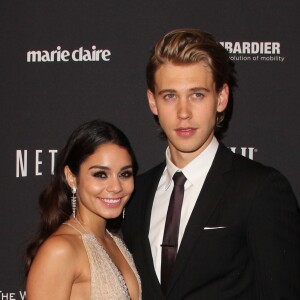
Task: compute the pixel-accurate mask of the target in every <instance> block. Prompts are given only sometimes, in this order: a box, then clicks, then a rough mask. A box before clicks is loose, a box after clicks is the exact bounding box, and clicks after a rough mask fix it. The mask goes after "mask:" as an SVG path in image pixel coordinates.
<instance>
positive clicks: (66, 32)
mask: <svg viewBox="0 0 300 300" xmlns="http://www.w3.org/2000/svg"><path fill="white" fill-rule="evenodd" d="M299 8H300V2H299V1H298V0H297V1H296V0H288V1H280V0H272V1H271V0H262V1H261V0H259V1H258V0H252V1H240V0H227V1H218V0H210V1H200V0H184V1H179V0H173V1H170V0H164V1H159V0H144V1H125V0H118V1H104V0H97V1H96V0H88V1H87V0H73V1H69V0H64V1H40V0H39V1H37V0H27V1H15V0H9V1H4V0H3V1H1V3H0V20H1V21H0V37H1V43H0V64H1V65H0V67H1V69H0V76H1V78H0V107H1V127H0V128H1V129H0V130H1V156H0V157H1V168H0V178H1V181H0V191H1V209H0V222H1V227H0V239H1V248H0V269H1V271H0V300H1V299H25V297H24V286H23V281H22V278H23V269H22V266H23V261H22V259H23V255H24V250H25V245H26V243H27V240H28V238H29V237H30V236H31V234H32V232H33V231H34V230H35V229H36V226H37V222H38V205H37V203H38V195H39V193H40V192H41V190H42V189H43V187H44V186H45V185H46V184H47V183H48V182H49V179H50V174H51V171H52V170H53V166H54V162H55V157H56V153H57V150H59V149H61V148H62V146H63V144H64V143H65V141H66V139H67V137H68V136H69V134H70V133H71V131H72V130H73V129H74V128H75V127H77V126H78V125H79V124H81V123H83V122H85V121H89V120H92V119H95V118H102V119H105V120H107V121H110V122H112V123H114V124H115V125H117V126H118V127H120V128H121V129H122V130H123V131H124V132H125V133H126V134H127V135H128V137H129V138H130V140H131V141H132V145H133V147H134V149H135V151H136V154H137V158H138V161H139V165H140V172H143V171H145V170H146V169H148V168H150V167H151V166H153V165H154V164H156V163H158V162H160V161H161V160H162V159H163V156H164V151H165V147H166V145H165V142H164V141H162V140H160V139H159V137H158V134H157V128H156V124H155V122H154V120H153V117H152V115H151V113H150V111H149V109H148V104H147V99H146V83H145V65H146V63H147V60H148V57H149V53H150V49H151V48H152V46H153V45H154V43H155V42H156V41H157V40H158V38H159V37H161V36H162V35H163V34H164V33H165V32H167V31H169V30H171V29H175V28H179V27H196V28H200V29H204V30H206V31H209V32H211V33H213V34H214V36H215V37H216V39H217V40H218V41H220V42H222V43H223V45H224V46H225V47H226V48H227V49H228V51H230V53H231V54H230V56H231V59H232V60H233V61H235V63H236V68H237V76H238V79H239V87H238V89H237V90H236V93H235V103H234V110H233V117H232V120H231V123H230V126H229V129H228V131H227V133H226V135H225V137H224V139H223V142H224V143H225V144H226V145H227V146H228V147H231V148H232V150H233V151H235V152H237V153H241V154H243V155H245V156H247V157H249V158H250V159H254V160H257V161H260V162H262V163H264V164H267V165H271V166H273V167H275V168H277V169H279V170H280V171H281V172H282V173H283V174H284V175H285V176H286V177H287V178H288V179H289V181H290V182H291V184H292V186H293V188H294V191H295V193H296V196H297V198H298V199H299V198H300V187H299V184H298V170H299V163H300V159H299V153H298V151H299V146H300V142H299V134H298V129H299V128H300V120H299V112H298V111H299V108H300V104H299V75H297V74H298V70H299V68H300V62H299V53H300V49H299V41H298V38H299V36H300V34H299V33H300V32H299V31H300V24H299Z"/></svg>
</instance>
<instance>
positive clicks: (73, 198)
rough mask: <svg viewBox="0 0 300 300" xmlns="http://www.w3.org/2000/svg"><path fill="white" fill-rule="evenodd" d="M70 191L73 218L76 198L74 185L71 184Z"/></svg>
mask: <svg viewBox="0 0 300 300" xmlns="http://www.w3.org/2000/svg"><path fill="white" fill-rule="evenodd" d="M71 191H72V194H73V195H72V197H71V205H72V213H73V218H74V219H75V218H76V200H77V197H76V187H75V186H72V188H71Z"/></svg>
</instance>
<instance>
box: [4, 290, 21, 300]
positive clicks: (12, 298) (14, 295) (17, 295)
mask: <svg viewBox="0 0 300 300" xmlns="http://www.w3.org/2000/svg"><path fill="white" fill-rule="evenodd" d="M4 299H5V300H16V299H21V300H25V299H26V291H18V292H3V291H0V300H4Z"/></svg>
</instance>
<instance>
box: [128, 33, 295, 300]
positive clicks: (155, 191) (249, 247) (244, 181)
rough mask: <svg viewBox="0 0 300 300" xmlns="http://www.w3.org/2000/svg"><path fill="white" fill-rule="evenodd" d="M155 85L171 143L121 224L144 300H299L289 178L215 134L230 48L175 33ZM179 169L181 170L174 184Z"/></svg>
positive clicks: (154, 70)
mask: <svg viewBox="0 0 300 300" xmlns="http://www.w3.org/2000/svg"><path fill="white" fill-rule="evenodd" d="M147 83H148V91H147V95H148V100H149V106H150V109H151V111H152V113H153V114H154V115H155V116H156V117H157V120H158V122H159V124H160V126H161V128H162V130H163V132H164V134H165V135H166V137H167V141H168V148H167V150H166V161H165V162H163V163H162V164H160V165H159V166H156V167H154V168H153V169H151V170H149V171H148V172H146V173H144V174H142V175H140V176H138V178H137V180H136V190H135V194H134V196H133V198H132V200H131V202H130V204H129V206H128V208H127V210H126V217H125V220H124V226H123V233H124V238H125V241H126V243H127V245H128V247H129V250H130V251H131V252H132V254H133V256H134V259H135V263H136V265H137V268H138V271H139V273H140V276H141V280H142V287H143V299H149V300H150V299H151V300H157V299H174V300H175V299H185V300H186V299H195V300H201V299H203V300H214V299H216V300H226V299H245V300H247V299H270V300H275V299H300V215H299V210H298V207H297V201H296V199H295V196H294V194H293V191H292V189H291V187H290V185H289V183H288V182H287V180H286V179H285V178H284V177H283V176H282V175H281V174H280V173H279V172H277V171H276V170H274V169H272V168H269V167H265V166H263V165H261V164H259V163H257V162H254V161H251V160H248V159H246V158H244V157H242V156H240V155H237V154H234V153H232V152H231V151H230V150H228V149H227V148H226V147H225V146H224V145H223V144H221V143H219V142H218V140H217V139H216V137H215V136H216V129H218V128H219V127H220V126H221V124H222V121H223V120H224V114H225V111H226V108H228V107H229V106H230V101H231V100H232V99H231V94H232V87H233V86H234V84H235V78H234V69H233V65H232V64H231V63H230V60H229V57H228V54H227V52H226V51H225V50H224V48H223V47H222V46H221V45H220V44H218V43H217V42H216V41H215V40H214V38H213V37H212V36H211V35H210V34H208V33H206V32H202V31H200V30H194V29H179V30H174V31H171V32H169V33H167V34H166V35H165V36H164V37H163V38H162V39H161V40H160V41H159V42H158V43H157V44H156V46H155V47H154V50H153V53H152V55H151V58H150V61H149V63H148V67H147ZM174 174H177V175H178V174H180V175H178V176H177V175H175V176H174V181H175V177H179V176H180V177H181V178H183V179H182V182H181V183H180V184H178V183H177V181H176V184H175V186H174V183H173V180H172V178H173V175H174ZM176 180H177V179H176ZM180 185H181V187H180ZM178 186H179V187H178ZM173 188H174V192H172V191H173ZM180 189H181V190H180ZM181 198H183V202H182V203H180V202H178V201H180V200H178V199H181ZM171 199H172V200H171ZM174 199H176V200H174ZM181 201H182V200H181ZM174 203H176V204H174ZM177 203H180V204H177ZM169 204H170V205H169ZM175 206H176V207H177V210H172V209H173V207H175ZM180 206H181V214H180V212H179V218H180V219H176V218H178V216H177V215H178V207H179V209H180ZM169 211H170V213H169ZM172 219H173V221H172ZM174 220H176V221H174ZM170 224H172V225H170ZM176 224H177V227H178V226H179V228H176V229H174V228H175V227H176ZM170 228H172V229H170ZM174 235H176V237H175V240H176V241H175V242H173V241H174ZM170 241H171V242H170ZM174 247H175V248H176V250H175V254H174V251H173V249H174ZM172 251H173V252H172Z"/></svg>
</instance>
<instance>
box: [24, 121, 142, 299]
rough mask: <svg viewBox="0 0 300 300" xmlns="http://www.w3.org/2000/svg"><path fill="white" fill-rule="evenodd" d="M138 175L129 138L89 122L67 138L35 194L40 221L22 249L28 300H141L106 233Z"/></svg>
mask: <svg viewBox="0 0 300 300" xmlns="http://www.w3.org/2000/svg"><path fill="white" fill-rule="evenodd" d="M136 172H137V163H136V159H135V155H134V153H133V150H132V148H131V146H130V143H129V141H128V139H127V137H126V136H125V135H124V134H123V133H122V132H121V131H120V130H119V129H118V128H116V127H115V126H113V125H111V124H109V123H106V122H103V121H99V120H96V121H92V122H88V123H85V124H83V125H82V126H80V127H79V128H78V129H76V130H75V131H74V132H73V133H72V135H71V136H70V138H69V140H68V142H67V144H66V146H65V147H64V148H63V149H62V151H61V152H60V154H59V155H58V158H57V162H56V167H55V173H54V177H53V181H52V183H51V184H50V185H49V186H48V187H47V188H46V189H45V190H44V192H43V193H42V194H41V196H40V207H41V223H40V229H39V233H38V236H37V238H36V239H35V241H34V242H33V243H32V244H31V245H30V246H29V247H28V249H27V270H28V271H27V272H28V276H27V284H26V293H27V300H41V299H43V300H47V299H51V300H53V299H55V300H65V299H70V300H75V299H76V300H77V299H84V300H86V299H91V300H99V299H114V300H115V299H141V284H140V279H139V277H138V274H137V271H136V269H135V266H134V263H133V260H132V257H131V255H130V254H129V252H128V250H127V249H126V247H125V246H124V244H123V242H122V241H121V240H120V239H119V238H118V237H116V236H114V235H112V234H111V233H110V232H109V231H108V230H107V229H106V226H107V221H108V220H109V219H113V218H116V217H118V216H119V215H120V214H121V213H122V211H123V209H124V206H125V204H126V203H127V201H128V199H129V197H130V195H131V193H132V191H133V188H134V182H133V181H134V179H133V178H134V175H135V174H136Z"/></svg>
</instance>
